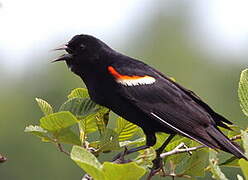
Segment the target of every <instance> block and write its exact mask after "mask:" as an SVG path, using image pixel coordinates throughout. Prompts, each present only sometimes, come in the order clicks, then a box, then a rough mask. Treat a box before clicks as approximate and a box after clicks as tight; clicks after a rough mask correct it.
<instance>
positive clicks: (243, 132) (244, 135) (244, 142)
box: [241, 131, 248, 157]
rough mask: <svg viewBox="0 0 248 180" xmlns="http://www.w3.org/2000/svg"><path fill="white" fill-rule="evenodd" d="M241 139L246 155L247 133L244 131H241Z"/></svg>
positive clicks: (247, 151) (247, 154) (247, 155)
mask: <svg viewBox="0 0 248 180" xmlns="http://www.w3.org/2000/svg"><path fill="white" fill-rule="evenodd" d="M241 139H242V142H243V147H244V150H245V155H246V157H248V133H247V132H245V131H241Z"/></svg>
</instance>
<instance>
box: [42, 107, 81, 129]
mask: <svg viewBox="0 0 248 180" xmlns="http://www.w3.org/2000/svg"><path fill="white" fill-rule="evenodd" d="M77 122H78V120H77V118H76V117H75V116H74V115H73V114H72V113H70V112H68V111H62V112H58V113H53V114H49V115H47V116H45V117H43V118H41V119H40V125H41V127H42V128H44V129H46V130H49V131H57V130H61V129H63V128H67V127H70V126H72V125H73V124H75V123H77Z"/></svg>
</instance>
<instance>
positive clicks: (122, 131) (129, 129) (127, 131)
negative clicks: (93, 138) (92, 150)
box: [115, 117, 138, 142]
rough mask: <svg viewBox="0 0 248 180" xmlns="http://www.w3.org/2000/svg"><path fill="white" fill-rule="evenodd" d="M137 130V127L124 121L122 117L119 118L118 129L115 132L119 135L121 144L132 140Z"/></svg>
mask: <svg viewBox="0 0 248 180" xmlns="http://www.w3.org/2000/svg"><path fill="white" fill-rule="evenodd" d="M137 130H138V127H137V125H135V124H133V123H131V122H129V121H127V120H125V119H123V118H122V117H119V118H117V128H116V130H115V131H116V133H117V134H118V140H119V141H120V142H121V141H126V140H129V139H130V138H132V137H133V135H134V134H135V133H136V131H137Z"/></svg>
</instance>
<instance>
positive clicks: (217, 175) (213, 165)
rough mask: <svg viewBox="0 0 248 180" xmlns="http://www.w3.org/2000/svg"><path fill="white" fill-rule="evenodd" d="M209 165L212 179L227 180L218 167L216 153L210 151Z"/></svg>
mask: <svg viewBox="0 0 248 180" xmlns="http://www.w3.org/2000/svg"><path fill="white" fill-rule="evenodd" d="M209 165H210V170H211V172H212V175H213V178H214V179H217V180H228V179H227V178H226V176H225V174H224V173H223V172H222V171H221V169H220V167H219V166H218V159H217V153H216V152H215V151H212V150H211V151H210V152H209Z"/></svg>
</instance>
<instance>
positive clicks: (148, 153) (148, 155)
mask: <svg viewBox="0 0 248 180" xmlns="http://www.w3.org/2000/svg"><path fill="white" fill-rule="evenodd" d="M156 156H157V154H156V151H155V149H154V148H153V147H150V148H147V149H145V150H143V151H140V153H139V155H138V157H136V158H135V162H136V163H137V164H138V165H139V166H141V167H144V168H148V167H149V168H152V165H153V163H152V161H153V160H154V159H155V158H156Z"/></svg>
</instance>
